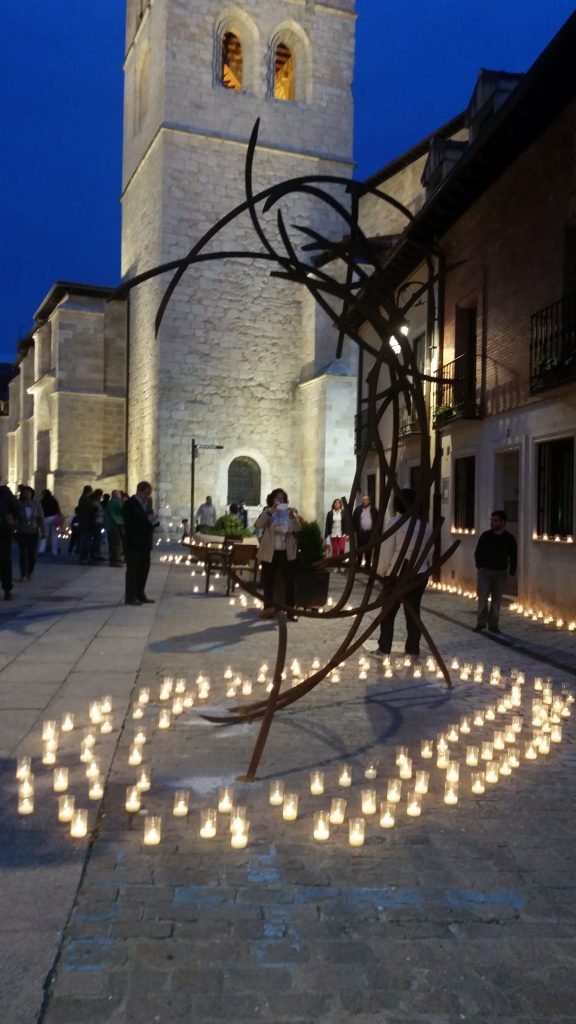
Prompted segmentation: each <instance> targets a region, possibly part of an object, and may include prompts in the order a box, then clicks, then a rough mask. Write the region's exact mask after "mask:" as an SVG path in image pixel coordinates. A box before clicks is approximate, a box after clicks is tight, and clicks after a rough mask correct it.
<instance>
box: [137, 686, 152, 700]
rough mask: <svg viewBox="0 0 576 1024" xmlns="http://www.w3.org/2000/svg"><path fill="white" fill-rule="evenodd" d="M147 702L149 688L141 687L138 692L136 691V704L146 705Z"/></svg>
mask: <svg viewBox="0 0 576 1024" xmlns="http://www.w3.org/2000/svg"><path fill="white" fill-rule="evenodd" d="M149 700H150V687H149V686H141V687H140V689H139V691H138V703H139V704H147V703H148V701H149Z"/></svg>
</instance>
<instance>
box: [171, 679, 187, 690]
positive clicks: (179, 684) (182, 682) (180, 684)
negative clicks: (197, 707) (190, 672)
mask: <svg viewBox="0 0 576 1024" xmlns="http://www.w3.org/2000/svg"><path fill="white" fill-rule="evenodd" d="M174 693H186V676H178V678H177V679H176V682H175V683H174Z"/></svg>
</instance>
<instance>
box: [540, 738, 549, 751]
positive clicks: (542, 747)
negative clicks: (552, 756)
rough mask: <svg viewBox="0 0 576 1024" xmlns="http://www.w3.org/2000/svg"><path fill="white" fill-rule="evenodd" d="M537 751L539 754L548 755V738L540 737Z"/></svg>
mask: <svg viewBox="0 0 576 1024" xmlns="http://www.w3.org/2000/svg"><path fill="white" fill-rule="evenodd" d="M538 751H539V753H540V754H549V753H550V737H549V736H547V735H542V736H541V737H540V743H539V745H538Z"/></svg>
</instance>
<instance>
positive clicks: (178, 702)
mask: <svg viewBox="0 0 576 1024" xmlns="http://www.w3.org/2000/svg"><path fill="white" fill-rule="evenodd" d="M183 711H184V698H183V697H174V699H173V701H172V714H173V715H175V716H178V715H181V714H182V712H183Z"/></svg>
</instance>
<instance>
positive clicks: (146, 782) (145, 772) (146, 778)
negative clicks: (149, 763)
mask: <svg viewBox="0 0 576 1024" xmlns="http://www.w3.org/2000/svg"><path fill="white" fill-rule="evenodd" d="M136 785H137V786H138V789H139V790H140V792H141V793H147V792H148V790H149V789H150V786H151V785H152V780H151V775H150V769H149V768H147V767H146V766H145V765H143V766H142V767H141V769H140V771H139V772H138V778H137V779H136Z"/></svg>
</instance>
